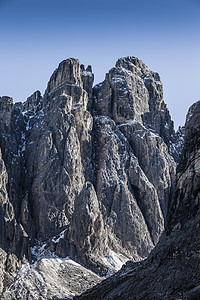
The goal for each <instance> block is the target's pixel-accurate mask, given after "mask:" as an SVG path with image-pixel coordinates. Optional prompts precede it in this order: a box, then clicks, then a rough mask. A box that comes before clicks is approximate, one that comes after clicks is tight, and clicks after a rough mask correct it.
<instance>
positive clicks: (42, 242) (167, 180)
mask: <svg viewBox="0 0 200 300" xmlns="http://www.w3.org/2000/svg"><path fill="white" fill-rule="evenodd" d="M93 80H94V75H93V73H92V67H91V66H88V67H87V68H85V67H84V65H81V64H80V62H79V60H77V59H74V58H70V59H67V60H64V61H63V62H61V63H60V64H59V66H58V68H57V69H56V70H55V71H54V73H53V74H52V76H51V78H50V80H49V82H48V85H47V89H46V91H45V94H44V95H43V96H42V95H41V93H40V92H39V91H36V92H35V93H34V94H33V95H31V96H30V97H29V98H28V99H27V101H26V102H24V103H15V104H13V101H12V98H10V97H2V98H0V148H1V157H0V158H1V160H0V163H1V170H0V178H1V181H0V182H1V198H0V199H1V200H0V207H1V214H0V222H1V228H2V229H3V230H2V232H1V235H0V251H1V258H0V262H1V263H0V268H1V277H0V288H1V292H2V297H4V298H2V299H9V298H12V299H18V298H19V297H22V298H21V299H29V298H30V299H38V298H39V297H41V299H52V297H57V298H62V297H63V298H64V297H71V296H74V295H77V294H80V293H82V292H83V291H85V290H86V289H88V288H89V287H91V286H93V285H95V284H96V283H98V282H100V281H101V280H102V276H104V277H105V276H106V277H109V276H110V275H111V274H113V273H114V272H116V271H117V270H119V269H120V268H121V267H122V265H123V264H124V263H125V262H127V261H130V260H131V261H132V262H135V263H136V262H138V261H142V260H144V259H146V257H147V256H148V255H149V254H150V252H151V251H152V250H153V248H154V247H155V245H156V244H157V243H158V241H159V239H160V236H161V235H162V233H163V231H164V229H165V227H166V225H167V226H168V227H167V229H166V230H171V229H170V228H172V227H173V226H174V222H175V221H176V220H178V217H175V216H176V215H177V214H178V213H179V211H178V210H177V207H179V204H178V203H179V200H176V201H178V202H177V204H176V201H175V200H174V199H178V198H177V197H178V196H177V187H176V189H175V185H176V168H177V163H178V161H179V157H180V153H181V149H182V147H183V135H182V133H184V131H186V144H185V147H187V143H188V147H190V145H189V144H190V142H189V141H188V142H187V138H188V130H189V129H188V125H187V124H188V123H186V127H185V129H182V131H180V132H179V133H175V131H174V127H173V122H172V120H171V117H170V114H169V111H168V109H167V106H166V104H165V102H164V100H163V87H162V83H161V80H160V77H159V75H158V73H155V72H153V71H151V70H150V69H149V68H148V67H147V66H146V65H145V64H144V63H143V62H142V61H141V60H139V59H138V58H136V57H125V58H121V59H119V60H118V61H117V63H116V66H115V67H114V68H112V69H111V70H110V71H109V72H108V73H107V74H106V76H105V80H104V81H103V82H102V83H99V84H98V85H96V86H94V87H93ZM190 114H191V115H193V114H194V112H193V110H191V113H190ZM188 119H190V117H189V116H188ZM191 119H193V118H192V116H191ZM188 122H189V121H188ZM191 122H192V121H191ZM184 149H185V148H184ZM184 151H185V152H184V153H185V155H186V157H187V153H188V152H187V150H184ZM175 161H176V162H175ZM185 164H186V165H187V163H186V158H185V160H184V154H183V155H182V158H181V164H180V165H185ZM180 165H179V166H180ZM178 170H179V169H178ZM185 187H186V185H185V184H184V188H185ZM174 197H175V198H174ZM172 211H173V214H172ZM172 215H173V216H174V219H173V218H172ZM173 220H174V221H173ZM161 239H162V238H161ZM156 249H157V248H156ZM47 268H51V270H54V271H55V272H50V273H48V271H47ZM90 270H92V271H93V272H91V271H90ZM77 276H78V278H79V280H78V281H80V285H79V286H78V285H77ZM30 278H31V280H30ZM69 278H71V279H69ZM58 286H59V288H57V287H58ZM55 299H56V298H55Z"/></svg>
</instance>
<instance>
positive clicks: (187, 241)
mask: <svg viewBox="0 0 200 300" xmlns="http://www.w3.org/2000/svg"><path fill="white" fill-rule="evenodd" d="M199 117H200V101H198V102H196V103H195V104H193V105H192V106H191V108H190V109H189V112H188V114H187V118H186V124H185V133H186V135H185V143H184V149H183V153H182V155H181V160H180V164H179V166H178V170H177V184H176V191H175V197H174V199H173V201H172V203H171V207H170V210H169V217H168V222H167V226H166V230H165V232H164V233H163V235H162V236H161V238H160V241H159V243H158V244H157V246H156V247H155V248H154V250H153V251H152V253H151V254H150V255H149V257H148V258H147V259H146V260H145V261H143V262H140V263H135V264H133V263H132V262H129V263H127V264H126V265H125V266H124V267H123V268H122V269H121V270H120V271H119V272H118V273H116V274H115V275H113V276H112V277H111V278H109V279H107V280H106V281H103V282H102V283H101V284H99V285H98V286H97V287H95V288H93V289H92V290H90V291H88V292H87V293H85V294H84V295H83V296H82V297H80V298H81V299H199V297H200V286H199V280H200V272H199V262H200V256H199V249H200V238H199V237H200V235H199V221H200V202H199V197H200V168H199V166H200V157H199V152H200V118H199Z"/></svg>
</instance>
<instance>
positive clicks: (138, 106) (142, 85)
mask: <svg viewBox="0 0 200 300" xmlns="http://www.w3.org/2000/svg"><path fill="white" fill-rule="evenodd" d="M94 93H95V97H96V109H97V112H98V114H100V115H106V116H109V117H111V118H113V120H114V121H115V122H116V123H117V124H119V123H124V122H125V121H128V120H135V121H138V122H140V123H142V124H143V125H144V126H145V127H147V128H149V129H150V130H153V131H155V132H156V133H157V134H158V135H160V136H161V137H162V138H163V140H164V142H165V143H166V144H167V145H169V143H170V141H171V136H172V135H173V134H174V128H173V122H172V121H171V118H170V115H169V111H168V109H167V106H166V104H165V102H164V101H163V87H162V83H161V81H160V77H159V74H158V73H155V72H153V71H151V70H150V69H149V68H148V67H147V66H146V65H145V64H144V63H143V62H142V61H141V60H139V59H138V58H136V57H125V58H121V59H119V60H118V61H117V63H116V66H115V68H112V69H111V70H110V71H109V73H108V74H106V78H105V81H103V83H102V84H99V85H97V86H96V87H95V88H94Z"/></svg>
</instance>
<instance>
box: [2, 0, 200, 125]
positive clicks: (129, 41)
mask: <svg viewBox="0 0 200 300" xmlns="http://www.w3.org/2000/svg"><path fill="white" fill-rule="evenodd" d="M127 55H133V56H137V57H139V58H140V59H142V60H143V61H144V62H145V63H146V64H147V65H148V66H149V67H150V68H151V69H152V70H154V71H157V72H159V74H160V75H161V79H162V82H163V85H164V98H165V102H166V103H167V106H168V108H169V110H170V113H171V116H172V119H173V120H174V121H175V125H176V127H177V126H178V125H182V124H183V123H184V120H185V114H186V112H187V110H188V108H189V106H190V105H191V104H192V103H193V102H195V101H197V100H199V99H200V0H168V1H164V0H101V1H96V0H0V95H9V96H12V97H13V98H14V101H25V100H26V98H27V97H28V96H29V95H31V94H32V93H33V92H34V91H35V90H37V89H39V90H40V91H41V92H42V93H44V90H45V88H46V85H47V81H48V80H49V77H50V75H51V73H52V72H53V71H54V69H55V68H56V67H57V65H58V64H59V62H60V61H62V60H63V59H66V58H68V57H75V58H79V59H80V61H81V63H83V64H85V65H88V64H91V65H92V66H93V71H94V73H95V82H96V83H98V82H99V81H102V80H103V79H104V76H105V73H106V72H107V71H108V70H109V69H110V68H111V67H112V66H114V64H115V62H116V60H117V59H118V58H119V57H122V56H127Z"/></svg>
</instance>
